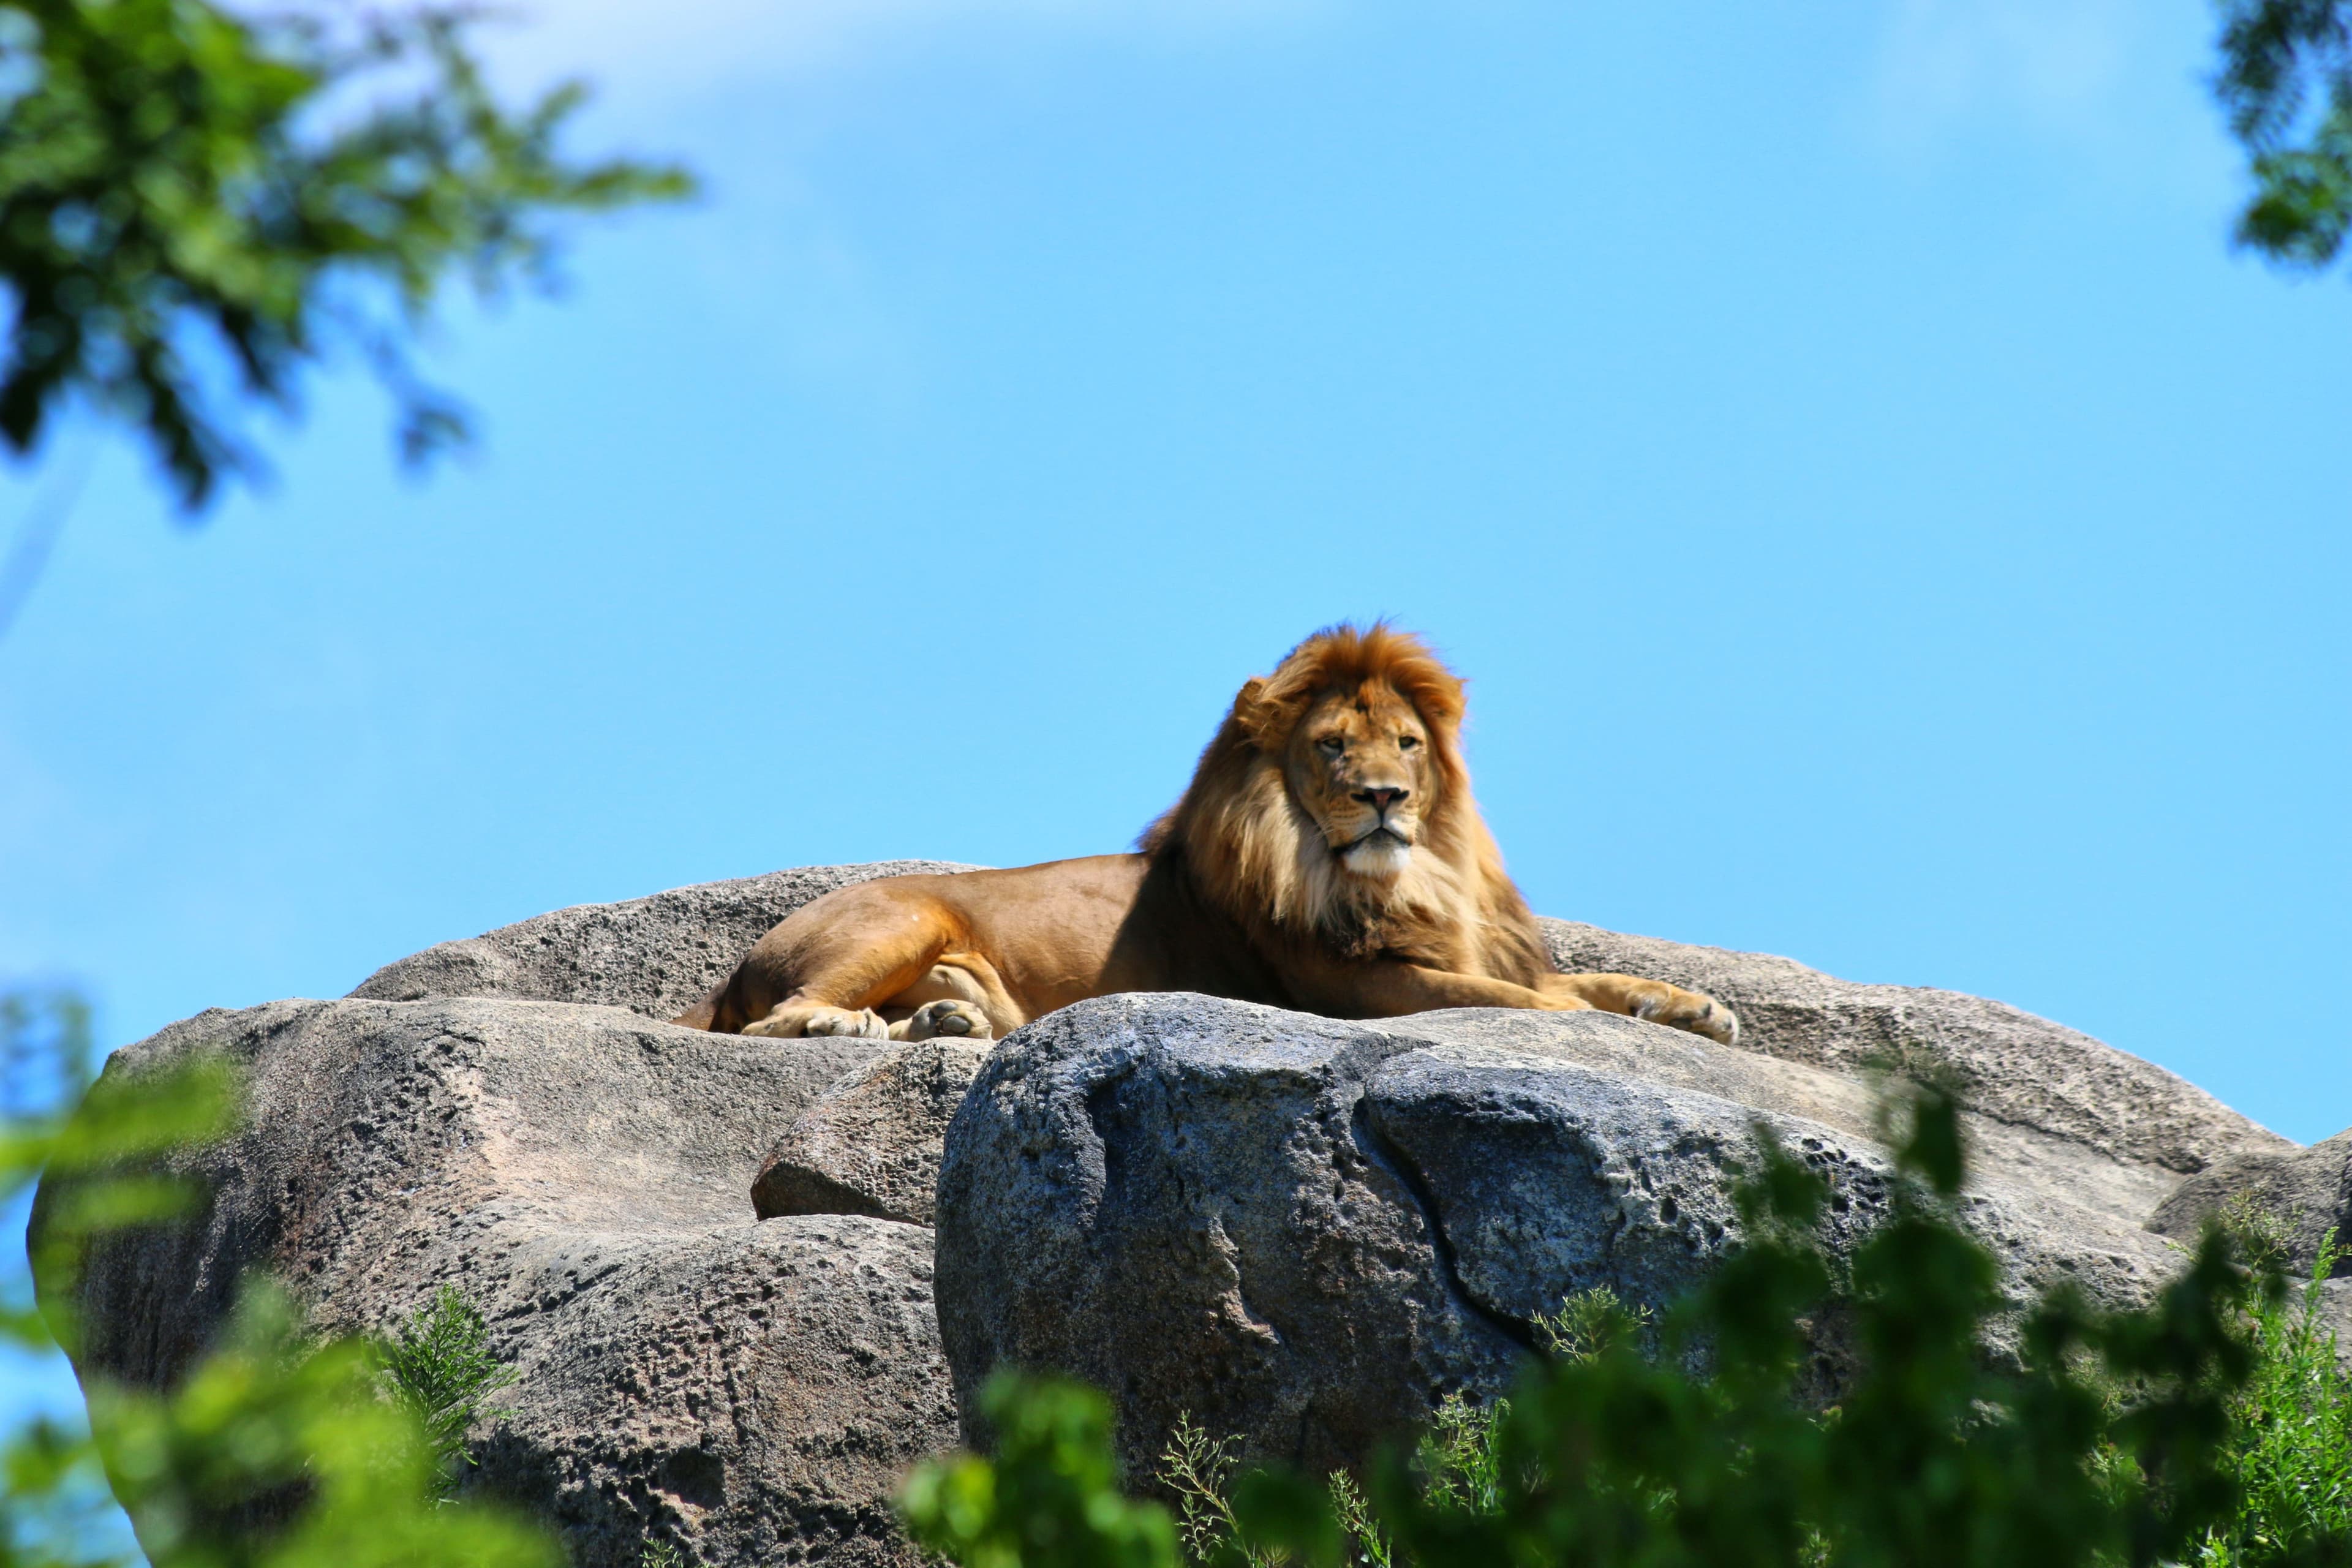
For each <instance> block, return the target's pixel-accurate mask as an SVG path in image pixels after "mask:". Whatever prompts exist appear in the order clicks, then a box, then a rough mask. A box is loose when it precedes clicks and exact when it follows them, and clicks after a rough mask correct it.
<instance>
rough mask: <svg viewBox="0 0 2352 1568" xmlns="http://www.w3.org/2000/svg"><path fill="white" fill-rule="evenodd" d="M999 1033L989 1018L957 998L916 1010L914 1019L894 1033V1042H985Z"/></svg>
mask: <svg viewBox="0 0 2352 1568" xmlns="http://www.w3.org/2000/svg"><path fill="white" fill-rule="evenodd" d="M902 1031H903V1032H902ZM995 1032H996V1031H995V1030H994V1029H993V1028H992V1027H991V1026H990V1025H989V1022H988V1015H987V1014H985V1013H983V1012H982V1011H981V1010H980V1009H979V1008H977V1007H975V1006H973V1005H971V1003H969V1002H962V1001H958V1000H956V999H955V998H953V997H945V998H942V999H941V1000H940V1001H937V1002H926V1003H924V1004H923V1005H921V1006H919V1007H918V1008H916V1009H915V1011H914V1016H911V1017H909V1018H908V1020H907V1021H906V1022H905V1023H904V1024H901V1025H898V1026H894V1027H893V1028H892V1029H891V1031H890V1033H891V1036H892V1037H893V1038H896V1039H902V1040H930V1039H942V1038H944V1039H957V1038H961V1039H968V1040H985V1039H988V1038H990V1037H992V1036H993V1035H994V1034H995Z"/></svg>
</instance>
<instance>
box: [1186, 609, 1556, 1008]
mask: <svg viewBox="0 0 2352 1568" xmlns="http://www.w3.org/2000/svg"><path fill="white" fill-rule="evenodd" d="M1462 712H1463V702H1462V682H1461V681H1460V680H1459V679H1456V678H1455V677H1454V673H1453V672H1452V671H1451V670H1449V669H1447V668H1445V666H1444V664H1443V663H1441V662H1440V661H1439V659H1438V658H1437V656H1436V655H1435V654H1433V653H1432V652H1431V651H1430V649H1429V647H1427V645H1425V644H1424V643H1423V642H1422V641H1421V640H1420V639H1419V638H1417V637H1412V636H1410V635H1408V634H1406V633H1403V632H1400V631H1397V630H1395V629H1394V628H1392V627H1391V626H1387V625H1386V624H1385V623H1380V624H1375V625H1373V626H1370V627H1369V628H1367V629H1364V630H1359V629H1357V628H1356V627H1354V626H1332V627H1329V628H1328V629H1326V630H1324V631H1319V632H1318V633H1316V634H1315V635H1314V636H1313V637H1308V638H1307V640H1306V641H1305V642H1303V643H1300V644H1299V645H1298V646H1297V647H1295V648H1293V649H1292V650H1291V651H1290V653H1289V654H1288V655H1287V656H1286V658H1284V659H1283V661H1282V663H1281V664H1280V665H1279V666H1277V667H1276V669H1275V671H1274V673H1273V674H1272V675H1269V676H1265V677H1263V678H1260V679H1253V680H1251V681H1249V682H1247V683H1246V684H1245V685H1244V686H1243V687H1242V689H1241V691H1240V693H1239V694H1238V695H1237V696H1235V697H1234V706H1233V711H1232V712H1231V713H1230V714H1228V715H1227V717H1226V719H1225V721H1224V723H1223V725H1222V726H1221V727H1220V728H1219V730H1218V731H1217V735H1216V738H1215V739H1214V740H1213V741H1211V742H1209V747H1208V750H1207V751H1205V752H1202V756H1201V763H1200V766H1199V768H1198V769H1196V770H1195V772H1194V773H1193V775H1192V786H1191V787H1190V788H1189V789H1187V790H1186V791H1185V793H1184V798H1183V799H1182V800H1181V801H1179V802H1178V803H1177V804H1176V806H1175V808H1174V809H1173V810H1171V811H1170V812H1169V813H1168V815H1167V816H1164V817H1162V818H1161V819H1160V821H1159V822H1158V823H1157V824H1155V825H1154V826H1152V828H1151V830H1150V832H1149V833H1147V834H1146V835H1145V836H1144V841H1143V848H1144V851H1145V853H1147V854H1150V855H1153V856H1158V855H1160V854H1161V853H1163V852H1165V851H1166V850H1167V849H1168V848H1170V847H1172V846H1181V849H1182V852H1183V853H1184V855H1185V857H1186V858H1187V860H1188V861H1189V863H1190V866H1191V868H1192V873H1193V875H1194V877H1195V878H1196V879H1198V880H1199V882H1200V884H1201V886H1202V890H1203V891H1204V892H1205V893H1206V894H1207V895H1208V896H1209V897H1210V898H1211V899H1212V900H1214V901H1215V902H1216V903H1218V904H1220V905H1222V906H1223V907H1224V908H1225V909H1227V910H1229V911H1231V912H1232V913H1234V914H1235V915H1237V916H1239V917H1240V918H1242V919H1243V920H1244V922H1245V923H1247V924H1250V925H1252V926H1260V927H1262V926H1265V925H1271V926H1273V927H1275V928H1276V929H1278V930H1281V931H1287V932H1288V933H1290V934H1291V935H1293V936H1296V937H1310V938H1312V939H1314V940H1316V941H1318V942H1320V943H1322V944H1324V945H1327V946H1329V947H1333V948H1336V949H1338V950H1339V951H1340V952H1343V953H1348V954H1349V955H1353V956H1365V955H1369V954H1370V953H1371V952H1381V951H1388V952H1400V951H1412V952H1419V951H1423V950H1428V956H1429V957H1431V958H1432V959H1439V958H1443V959H1444V960H1445V961H1446V962H1447V963H1450V964H1451V965H1452V966H1454V967H1455V968H1458V969H1461V970H1464V971H1466V972H1469V973H1493V972H1494V969H1493V967H1492V966H1490V965H1489V964H1487V963H1481V962H1478V955H1477V954H1476V953H1474V952H1464V951H1462V946H1463V944H1464V943H1465V942H1469V943H1471V944H1473V945H1474V946H1475V945H1476V944H1477V942H1478V941H1479V938H1478V935H1477V933H1478V932H1479V931H1481V930H1482V929H1484V928H1488V927H1496V926H1498V925H1499V926H1507V927H1512V928H1517V929H1514V930H1512V931H1509V932H1508V933H1507V935H1506V941H1507V944H1508V945H1510V946H1511V947H1513V948H1514V949H1515V950H1517V949H1521V948H1524V947H1525V946H1526V945H1527V942H1526V940H1524V939H1522V938H1521V937H1520V935H1519V931H1527V932H1528V933H1531V932H1532V922H1531V921H1529V920H1528V916H1527V913H1526V905H1525V904H1524V903H1522V902H1520V900H1519V897H1518V894H1517V889H1513V888H1512V886H1511V884H1510V880H1509V879H1508V878H1507V876H1505V875H1504V872H1503V868H1502V857H1501V855H1500V854H1499V852H1498V851H1497V850H1496V847H1495V841H1494V838H1493V837H1492V836H1491V835H1490V834H1488V833H1487V831H1486V824H1485V823H1484V821H1483V820H1481V818H1480V816H1479V815H1478V806H1477V803H1476V802H1475V800H1474V799H1472V798H1471V795H1470V775H1469V771H1468V769H1467V768H1466V767H1465V765H1464V763H1463V760H1462V750H1461V725H1462ZM1440 949H1442V950H1443V951H1438V950H1440ZM1526 962H1528V960H1527V958H1526V957H1525V955H1524V954H1520V953H1517V952H1515V954H1514V957H1513V959H1512V960H1511V962H1509V963H1507V964H1506V965H1505V966H1504V967H1505V968H1507V969H1509V970H1514V971H1515V970H1517V969H1518V968H1520V967H1522V966H1523V964H1524V963H1526Z"/></svg>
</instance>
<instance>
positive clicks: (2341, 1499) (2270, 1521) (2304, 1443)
mask: <svg viewBox="0 0 2352 1568" xmlns="http://www.w3.org/2000/svg"><path fill="white" fill-rule="evenodd" d="M2248 1228H2252V1229H2253V1230H2254V1236H2255V1245H2257V1246H2263V1245H2265V1244H2266V1243H2267V1244H2269V1245H2271V1246H2273V1247H2274V1246H2275V1245H2276V1243H2275V1240H2274V1239H2273V1238H2272V1237H2265V1236H2263V1231H2262V1227H2259V1226H2256V1227H2248ZM2342 1257H2343V1254H2342V1253H2341V1252H2340V1251H2339V1250H2338V1249H2337V1247H2336V1233H2335V1232H2334V1231H2332V1230H2331V1231H2329V1232H2328V1233H2327V1235H2326V1237H2325V1238H2324V1239H2323V1240H2322V1241H2321V1242H2320V1245H2319V1255H2318V1257H2317V1258H2316V1259H2315V1261H2314V1263H2313V1266H2312V1269H2311V1274H2310V1277H2309V1278H2308V1279H2305V1282H2304V1285H2303V1289H2301V1290H2299V1291H2297V1292H2295V1293H2294V1296H2293V1297H2292V1298H2273V1299H2269V1300H2263V1302H2262V1303H2261V1304H2260V1305H2259V1306H2258V1307H2257V1308H2256V1309H2255V1310H2254V1313H2253V1320H2252V1335H2253V1349H2254V1370H2253V1374H2252V1376H2251V1377H2250V1378H2248V1379H2247V1381H2246V1384H2245V1386H2244V1387H2243V1388H2242V1389H2241V1390H2240V1391H2239V1393H2238V1394H2237V1397H2236V1400H2235V1403H2234V1406H2233V1409H2232V1412H2231V1414H2232V1415H2233V1417H2234V1420H2233V1423H2232V1429H2233V1435H2232V1437H2231V1442H2230V1444H2229V1447H2228V1449H2227V1457H2226V1458H2225V1459H2224V1461H2223V1463H2224V1466H2225V1468H2227V1469H2228V1471H2229V1472H2230V1474H2231V1478H2232V1479H2234V1480H2235V1481H2236V1483H2237V1485H2238V1487H2239V1489H2240V1491H2241V1493H2242V1496H2243V1499H2244V1501H2243V1503H2242V1505H2241V1507H2240V1509H2239V1510H2238V1513H2237V1515H2236V1517H2235V1518H2234V1519H2232V1520H2231V1522H2230V1523H2229V1524H2228V1525H2227V1526H2226V1527H2224V1528H2222V1529H2220V1530H2217V1531H2214V1533H2213V1535H2212V1537H2211V1538H2210V1540H2208V1541H2207V1542H2206V1543H2205V1547H2204V1550H2203V1552H2202V1553H2201V1554H2200V1556H2199V1558H2198V1559H2197V1562H2198V1564H2199V1568H2268V1565H2269V1564H2272V1563H2292V1562H2295V1561H2298V1560H2299V1557H2298V1553H2313V1554H2315V1553H2316V1552H2319V1551H2320V1550H2322V1548H2321V1545H2320V1543H2321V1542H2327V1541H2330V1540H2335V1541H2338V1542H2340V1541H2342V1540H2344V1539H2345V1538H2346V1537H2347V1535H2352V1377H2347V1375H2346V1373H2345V1372H2344V1369H2343V1366H2342V1364H2341V1363H2339V1362H2338V1361H2337V1360H2336V1336H2335V1334H2334V1333H2333V1332H2332V1331H2329V1330H2328V1328H2327V1326H2326V1322H2325V1321H2323V1320H2322V1318H2321V1316H2320V1289H2321V1286H2322V1284H2323V1283H2324V1282H2325V1281H2326V1279H2328V1278H2329V1277H2330V1276H2331V1275H2332V1274H2334V1272H2335V1270H2336V1264H2337V1263H2338V1262H2339V1261H2340V1260H2341V1258H2342Z"/></svg>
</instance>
